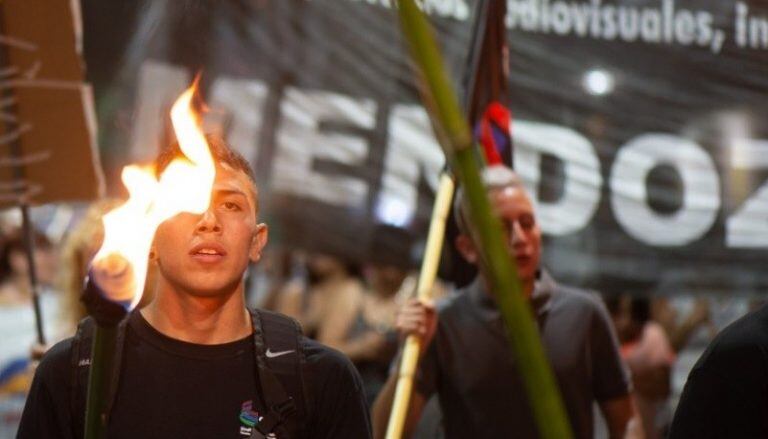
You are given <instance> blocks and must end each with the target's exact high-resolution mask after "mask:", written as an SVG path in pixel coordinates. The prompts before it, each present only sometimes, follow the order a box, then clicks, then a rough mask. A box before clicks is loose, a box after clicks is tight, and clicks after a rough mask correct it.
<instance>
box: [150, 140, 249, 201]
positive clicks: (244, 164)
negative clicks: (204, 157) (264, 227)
mask: <svg viewBox="0 0 768 439" xmlns="http://www.w3.org/2000/svg"><path fill="white" fill-rule="evenodd" d="M205 140H206V141H207V142H208V148H209V149H210V151H211V156H213V161H214V162H216V165H222V164H224V165H227V166H229V167H230V168H232V169H234V170H235V171H240V172H242V173H244V174H245V175H246V176H247V177H248V180H250V181H251V185H252V187H253V201H254V203H255V206H254V207H255V209H256V212H257V213H258V211H259V196H258V190H257V188H256V178H255V177H254V175H253V170H252V169H251V164H250V163H248V160H246V159H245V157H243V156H242V155H240V153H238V152H237V151H234V150H232V149H231V148H230V147H229V145H227V143H226V142H225V141H224V139H222V138H221V137H218V136H214V135H211V134H207V135H206V136H205ZM183 156H184V153H183V152H182V151H181V148H180V147H179V142H178V141H176V142H173V144H171V146H169V147H167V148H163V149H162V150H161V151H160V153H159V154H158V155H157V157H156V158H155V175H157V176H160V174H162V173H163V171H164V170H165V168H167V167H168V165H169V164H170V163H171V162H172V161H173V160H174V159H175V158H178V157H183Z"/></svg>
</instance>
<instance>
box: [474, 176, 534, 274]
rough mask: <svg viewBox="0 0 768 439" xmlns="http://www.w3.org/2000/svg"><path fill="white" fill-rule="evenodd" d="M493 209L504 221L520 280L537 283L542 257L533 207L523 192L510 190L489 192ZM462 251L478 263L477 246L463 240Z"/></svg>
mask: <svg viewBox="0 0 768 439" xmlns="http://www.w3.org/2000/svg"><path fill="white" fill-rule="evenodd" d="M488 196H489V198H490V201H491V207H492V208H493V210H494V212H495V213H496V215H497V216H498V217H499V219H500V220H501V224H502V230H503V231H504V239H505V241H506V242H507V249H508V251H509V255H510V257H511V258H513V259H514V260H515V262H516V263H517V271H518V274H519V276H520V280H522V281H523V282H527V281H528V282H530V281H533V280H535V278H536V271H537V270H538V268H539V259H540V257H541V229H540V228H539V224H538V222H537V221H536V216H535V215H534V211H533V204H532V203H531V200H530V199H529V198H528V195H527V194H526V193H525V191H524V190H522V189H520V188H517V187H513V186H507V187H504V188H499V189H493V190H491V191H490V192H488ZM459 249H460V251H461V252H462V254H463V255H464V257H465V259H467V260H468V261H469V262H471V263H477V262H478V260H479V256H478V252H477V249H476V246H475V245H474V244H473V243H472V242H471V240H470V239H468V238H464V244H463V245H461V244H460V245H459Z"/></svg>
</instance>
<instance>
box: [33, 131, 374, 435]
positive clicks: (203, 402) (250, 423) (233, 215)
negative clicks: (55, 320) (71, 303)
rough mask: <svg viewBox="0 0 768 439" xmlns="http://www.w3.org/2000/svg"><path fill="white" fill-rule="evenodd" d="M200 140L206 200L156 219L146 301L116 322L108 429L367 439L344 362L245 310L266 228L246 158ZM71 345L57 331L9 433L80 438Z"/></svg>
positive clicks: (80, 407) (79, 391)
mask: <svg viewBox="0 0 768 439" xmlns="http://www.w3.org/2000/svg"><path fill="white" fill-rule="evenodd" d="M209 145H210V149H211V153H212V155H213V157H214V159H215V161H216V177H215V181H214V184H213V187H212V191H211V202H210V205H209V207H208V209H207V210H206V211H205V212H203V213H201V214H191V213H180V214H178V215H175V216H173V217H171V218H169V219H168V220H166V221H164V222H163V223H161V224H160V226H159V227H158V229H157V232H156V233H155V237H154V241H153V243H152V248H151V250H150V259H151V260H152V261H153V263H154V264H156V265H157V271H158V273H157V287H156V290H155V297H154V299H153V300H152V302H151V303H150V304H148V305H147V306H145V307H144V308H141V309H140V310H136V311H134V312H132V313H130V314H128V316H127V317H126V319H127V320H125V322H126V323H125V324H124V325H121V326H120V327H119V328H122V329H120V330H122V331H124V332H123V337H124V343H123V344H122V348H121V349H122V351H121V355H120V358H121V361H120V362H118V363H117V364H116V366H115V367H116V370H115V372H114V374H115V378H116V379H117V382H116V383H117V384H116V386H115V387H114V389H115V392H116V394H115V398H114V399H113V404H112V405H111V409H110V410H109V412H108V413H105V414H104V419H107V420H108V422H107V425H106V436H107V437H109V438H112V439H119V438H144V437H183V438H201V439H202V438H212V437H243V436H245V437H275V435H276V436H277V437H278V438H279V437H286V434H288V435H290V437H291V438H294V439H295V438H310V437H311V438H340V437H344V438H347V437H349V438H353V437H354V438H366V437H369V436H370V425H369V420H368V412H367V410H366V407H365V400H364V396H363V393H362V384H361V382H360V377H359V375H358V374H357V372H356V371H355V370H354V367H353V366H352V364H351V363H350V362H349V360H348V359H346V358H345V357H344V356H343V355H341V354H340V353H338V352H336V351H334V350H332V349H329V348H327V347H325V346H323V345H321V344H319V343H317V342H314V341H312V340H309V339H307V338H306V337H304V336H302V335H301V334H300V333H299V331H298V326H297V325H296V324H295V322H293V321H292V320H290V319H288V318H287V317H285V316H280V315H278V314H271V313H267V312H265V311H261V310H248V309H247V308H246V306H245V295H244V282H243V279H244V272H245V270H246V268H247V267H248V265H249V263H250V262H256V261H258V260H259V258H260V255H261V252H262V251H263V249H264V246H265V245H266V243H267V226H266V225H265V224H262V223H259V222H258V220H257V219H258V212H259V211H258V194H257V191H256V187H255V183H254V178H253V175H252V174H251V168H250V165H249V164H248V163H247V162H246V161H245V159H243V158H242V157H241V156H240V155H239V154H237V153H235V152H233V151H232V150H230V149H229V148H228V147H227V146H226V145H225V144H224V143H223V142H222V141H220V140H216V139H213V138H209ZM180 155H181V152H180V151H179V149H178V146H177V145H176V146H174V147H172V148H169V149H167V150H165V151H164V152H162V153H161V154H160V156H159V157H158V159H157V160H156V169H157V170H158V172H162V171H163V170H164V169H165V167H166V166H167V165H168V163H169V162H170V161H171V160H172V159H173V158H176V157H179V156H180ZM73 343H77V345H78V346H81V345H82V344H84V343H86V340H85V339H78V338H77V337H75V339H67V340H65V341H63V342H61V343H58V344H57V345H55V346H54V347H52V348H51V349H50V350H49V351H48V353H46V355H45V356H44V357H43V359H42V361H41V363H40V365H39V367H38V368H37V372H36V375H35V379H34V382H33V384H32V389H31V391H30V394H29V398H28V399H27V403H26V407H25V409H24V415H23V417H22V421H21V426H20V428H19V433H18V437H19V438H21V439H26V438H43V437H45V438H77V437H82V434H83V432H82V428H83V425H82V422H83V421H82V420H83V416H84V408H85V398H84V394H85V391H86V388H85V385H84V383H83V381H87V379H86V380H82V379H80V380H77V379H76V380H75V381H74V382H73V380H72V377H73V376H74V377H76V378H77V377H80V376H82V375H83V374H82V373H78V372H79V371H80V370H81V369H79V368H80V367H82V368H85V369H82V370H86V371H87V368H89V367H90V366H89V361H88V359H87V358H78V357H77V355H76V353H77V352H79V349H77V350H76V348H75V347H73V346H74V345H73ZM287 346H288V347H287ZM73 358H75V360H76V361H74V362H73V361H72V359H73ZM73 401H79V402H78V403H76V404H75V403H73Z"/></svg>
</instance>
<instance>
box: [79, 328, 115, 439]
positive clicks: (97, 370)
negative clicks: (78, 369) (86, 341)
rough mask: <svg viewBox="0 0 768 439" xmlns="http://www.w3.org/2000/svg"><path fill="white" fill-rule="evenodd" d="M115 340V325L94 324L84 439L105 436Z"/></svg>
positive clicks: (101, 438) (97, 438)
mask: <svg viewBox="0 0 768 439" xmlns="http://www.w3.org/2000/svg"><path fill="white" fill-rule="evenodd" d="M116 340H117V326H111V325H110V326H104V325H100V324H96V325H95V327H94V330H93V342H92V345H91V365H90V372H89V373H88V396H87V399H86V407H85V439H103V438H105V437H106V428H107V425H106V421H107V420H106V419H105V417H104V413H105V410H104V409H105V407H104V404H106V402H107V397H108V395H107V392H108V391H109V381H110V378H111V377H112V373H114V372H113V368H112V366H113V360H114V358H115V344H116Z"/></svg>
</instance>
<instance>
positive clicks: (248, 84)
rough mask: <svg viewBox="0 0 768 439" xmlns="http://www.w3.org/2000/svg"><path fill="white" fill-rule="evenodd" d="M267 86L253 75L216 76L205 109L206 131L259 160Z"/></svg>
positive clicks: (251, 158)
mask: <svg viewBox="0 0 768 439" xmlns="http://www.w3.org/2000/svg"><path fill="white" fill-rule="evenodd" d="M267 93H268V90H267V86H266V85H265V84H264V83H263V82H261V81H259V80H254V79H245V80H244V79H232V78H223V77H220V78H217V79H216V81H215V82H214V83H213V87H212V89H211V102H210V109H209V111H208V112H207V113H205V123H204V126H205V128H206V132H209V133H212V134H216V135H218V136H220V137H222V138H226V139H227V143H228V144H229V145H230V146H231V147H232V149H234V150H235V151H237V152H239V153H240V154H241V155H242V156H243V157H245V158H246V159H248V161H249V162H251V164H252V165H255V164H256V160H257V159H258V156H259V150H258V148H257V143H258V141H259V132H260V130H261V125H262V120H263V117H262V115H263V109H264V105H265V102H266V100H267Z"/></svg>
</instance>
